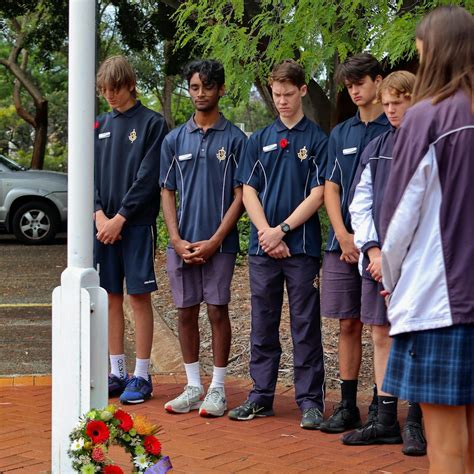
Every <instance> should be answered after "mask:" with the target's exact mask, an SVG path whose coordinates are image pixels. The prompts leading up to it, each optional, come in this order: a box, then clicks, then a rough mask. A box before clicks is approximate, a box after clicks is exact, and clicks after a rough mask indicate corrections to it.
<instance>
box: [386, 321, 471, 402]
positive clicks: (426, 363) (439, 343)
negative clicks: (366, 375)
mask: <svg viewBox="0 0 474 474" xmlns="http://www.w3.org/2000/svg"><path fill="white" fill-rule="evenodd" d="M473 341H474V324H458V325H455V326H450V327H447V328H441V329H430V330H427V331H417V332H411V333H406V334H398V335H396V336H394V337H393V342H392V347H391V350H390V357H389V360H388V364H387V369H386V371H385V377H384V383H383V387H382V389H383V391H384V392H387V393H391V394H393V395H395V396H397V397H399V398H401V399H403V400H410V401H413V402H419V403H434V404H437V405H454V406H459V405H470V404H473V403H474V371H473V370H472V368H473V367H474V350H473V347H472V342H473Z"/></svg>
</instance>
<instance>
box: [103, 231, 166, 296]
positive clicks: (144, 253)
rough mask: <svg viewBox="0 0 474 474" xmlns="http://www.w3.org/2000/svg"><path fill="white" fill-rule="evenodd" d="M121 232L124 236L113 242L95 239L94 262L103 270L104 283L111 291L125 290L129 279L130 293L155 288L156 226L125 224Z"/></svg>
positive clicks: (143, 291)
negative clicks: (124, 284) (107, 243)
mask: <svg viewBox="0 0 474 474" xmlns="http://www.w3.org/2000/svg"><path fill="white" fill-rule="evenodd" d="M121 235H122V239H121V240H117V241H116V242H115V243H114V244H112V245H105V244H103V243H102V242H99V241H98V240H97V239H95V244H94V265H95V267H96V268H97V271H98V272H99V277H100V286H101V287H102V288H105V290H106V291H107V293H123V282H124V279H125V282H126V286H127V293H128V294H129V295H134V294H142V293H151V292H152V291H155V290H156V289H157V285H156V278H155V268H154V262H155V245H156V228H155V227H154V226H151V225H132V226H124V228H123V229H122V234H121Z"/></svg>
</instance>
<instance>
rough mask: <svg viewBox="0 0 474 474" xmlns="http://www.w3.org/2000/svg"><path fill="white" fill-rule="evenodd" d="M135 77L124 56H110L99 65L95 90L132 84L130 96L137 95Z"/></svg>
mask: <svg viewBox="0 0 474 474" xmlns="http://www.w3.org/2000/svg"><path fill="white" fill-rule="evenodd" d="M136 84H137V77H136V75H135V71H134V70H133V68H132V66H131V65H130V63H129V62H128V61H127V59H126V58H125V57H124V56H111V57H110V58H107V59H106V60H105V61H104V62H103V63H102V64H101V65H100V67H99V70H98V72H97V91H98V92H99V93H102V92H103V90H104V89H106V88H107V87H110V88H112V89H115V90H118V89H121V88H122V87H131V86H133V90H132V96H133V97H135V98H136V97H137V89H136Z"/></svg>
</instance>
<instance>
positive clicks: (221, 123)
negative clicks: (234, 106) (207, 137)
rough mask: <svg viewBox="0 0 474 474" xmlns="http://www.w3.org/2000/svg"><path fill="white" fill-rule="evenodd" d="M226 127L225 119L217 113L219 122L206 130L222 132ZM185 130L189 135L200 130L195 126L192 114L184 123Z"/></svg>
mask: <svg viewBox="0 0 474 474" xmlns="http://www.w3.org/2000/svg"><path fill="white" fill-rule="evenodd" d="M226 125H227V119H226V118H225V117H224V115H222V113H219V120H218V121H217V122H216V123H215V124H213V125H211V126H210V127H209V128H208V130H221V131H222V130H224V129H225V127H226ZM186 130H187V131H188V132H189V133H192V132H195V131H196V130H201V128H200V127H198V125H197V124H196V122H195V121H194V114H193V115H192V116H191V118H190V119H189V120H188V121H187V122H186Z"/></svg>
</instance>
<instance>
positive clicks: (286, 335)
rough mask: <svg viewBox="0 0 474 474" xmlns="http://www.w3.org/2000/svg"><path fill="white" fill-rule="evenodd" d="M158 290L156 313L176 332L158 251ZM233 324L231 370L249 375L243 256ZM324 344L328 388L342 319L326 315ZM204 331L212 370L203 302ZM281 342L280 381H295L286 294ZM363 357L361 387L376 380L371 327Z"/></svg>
mask: <svg viewBox="0 0 474 474" xmlns="http://www.w3.org/2000/svg"><path fill="white" fill-rule="evenodd" d="M155 270H156V277H157V281H158V285H159V288H158V291H157V292H155V293H154V294H153V305H154V307H155V309H156V311H157V313H158V314H159V315H160V316H161V317H162V318H163V319H164V321H165V322H166V324H167V325H168V326H169V327H170V329H171V330H172V331H173V333H174V334H175V335H176V336H177V335H178V331H177V316H176V309H175V307H174V305H173V301H172V298H171V293H170V289H169V284H168V277H167V274H166V255H165V254H164V253H163V252H159V253H158V254H157V258H156V264H155ZM229 314H230V319H231V325H232V347H231V352H230V360H229V366H228V370H229V374H230V375H232V376H234V377H248V364H249V356H250V289H249V277H248V265H247V260H246V259H240V261H239V263H238V265H237V266H236V268H235V272H234V278H233V281H232V301H231V304H230V305H229ZM322 327H323V345H324V357H325V366H326V384H327V388H328V389H335V388H337V387H338V385H339V384H338V379H339V377H338V359H337V341H338V331H339V323H338V322H337V321H333V320H329V319H326V318H323V320H322ZM200 333H201V353H200V361H201V367H202V368H203V370H204V372H205V373H207V374H212V366H213V363H212V349H211V328H210V324H209V321H208V318H207V315H206V307H205V305H202V307H201V313H200ZM280 343H281V346H282V356H281V361H280V371H279V381H280V383H283V384H288V385H292V381H293V349H292V341H291V333H290V327H289V313H288V300H287V298H286V296H285V301H284V305H283V311H282V318H281V325H280ZM362 344H363V360H362V367H361V372H360V381H359V386H360V389H361V390H364V389H368V388H369V387H371V386H372V384H373V381H372V380H373V362H372V359H373V357H372V340H371V337H370V330H369V329H368V328H365V329H364V333H363V341H362Z"/></svg>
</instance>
